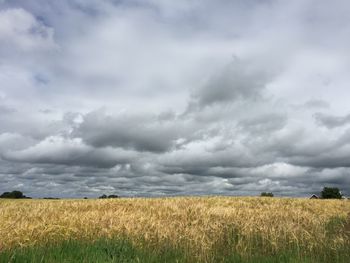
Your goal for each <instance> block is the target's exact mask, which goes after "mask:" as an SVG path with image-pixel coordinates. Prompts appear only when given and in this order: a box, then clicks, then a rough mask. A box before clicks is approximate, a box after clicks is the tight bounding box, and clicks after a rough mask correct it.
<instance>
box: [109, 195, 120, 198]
mask: <svg viewBox="0 0 350 263" xmlns="http://www.w3.org/2000/svg"><path fill="white" fill-rule="evenodd" d="M108 198H119V196H118V195H109V196H108Z"/></svg>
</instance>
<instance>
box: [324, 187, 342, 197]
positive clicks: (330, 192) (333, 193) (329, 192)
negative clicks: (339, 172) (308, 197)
mask: <svg viewBox="0 0 350 263" xmlns="http://www.w3.org/2000/svg"><path fill="white" fill-rule="evenodd" d="M321 198H323V199H341V198H342V194H341V192H340V190H339V188H337V187H324V188H323V190H322V192H321Z"/></svg>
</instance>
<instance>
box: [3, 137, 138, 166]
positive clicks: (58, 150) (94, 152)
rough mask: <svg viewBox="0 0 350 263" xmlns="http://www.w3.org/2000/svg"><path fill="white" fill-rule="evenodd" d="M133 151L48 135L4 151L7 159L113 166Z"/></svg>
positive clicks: (134, 154) (129, 159)
mask: <svg viewBox="0 0 350 263" xmlns="http://www.w3.org/2000/svg"><path fill="white" fill-rule="evenodd" d="M136 156H137V154H136V153H135V152H130V151H124V150H120V149H119V150H118V149H111V148H104V149H94V148H91V147H88V146H86V145H84V144H83V143H81V142H80V141H79V140H66V139H64V138H60V137H49V138H47V139H45V140H44V141H42V142H40V143H39V144H37V145H35V146H32V147H29V148H27V149H24V150H20V151H5V153H4V154H3V155H2V158H3V159H4V160H7V161H15V162H27V163H47V164H63V165H70V166H75V165H78V166H94V167H113V166H115V165H117V164H124V163H128V162H130V161H131V160H132V159H133V158H135V157H136Z"/></svg>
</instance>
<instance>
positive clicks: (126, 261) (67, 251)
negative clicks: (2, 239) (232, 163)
mask: <svg viewBox="0 0 350 263" xmlns="http://www.w3.org/2000/svg"><path fill="white" fill-rule="evenodd" d="M232 248H233V247H232V246H230V245H229V244H226V245H225V244H221V245H220V246H218V247H217V248H216V249H214V250H213V251H212V252H211V253H210V254H209V255H208V257H207V258H205V259H202V260H199V259H198V258H196V257H195V255H193V254H191V251H188V250H186V249H181V248H173V247H171V246H170V245H169V244H164V245H163V246H161V247H153V248H152V247H147V246H141V247H135V246H133V245H132V243H131V242H129V241H128V240H127V239H101V240H98V241H95V242H87V241H77V240H69V241H65V242H61V243H58V244H51V245H47V246H37V247H28V248H18V249H14V250H9V251H3V252H0V262H1V263H5V262H9V263H10V262H11V263H40V262H43V263H54V262H57V263H58V262H59V263H70V262H72V263H90V262H91V263H102V262H121V263H133V262H135V263H136V262H142V263H155V262H161V263H163V262H164V263H166V262H168V263H172V262H174V263H175V262H184V263H193V262H213V263H217V262H221V263H229V262H232V263H330V262H335V263H336V262H339V263H346V262H349V250H348V249H346V250H344V251H343V252H344V253H341V252H342V251H333V252H332V251H328V250H324V251H319V252H320V253H317V254H313V255H304V256H301V255H300V254H298V253H297V251H296V250H288V251H281V252H279V253H276V254H267V255H264V253H262V250H261V249H259V248H258V247H257V248H256V251H255V253H254V254H253V255H252V256H251V257H250V258H242V257H240V256H239V255H238V253H237V251H234V249H232Z"/></svg>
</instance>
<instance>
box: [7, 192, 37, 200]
mask: <svg viewBox="0 0 350 263" xmlns="http://www.w3.org/2000/svg"><path fill="white" fill-rule="evenodd" d="M0 198H11V199H24V198H30V197H26V196H25V195H24V194H23V193H22V192H21V191H12V192H4V193H3V194H2V195H0Z"/></svg>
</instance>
